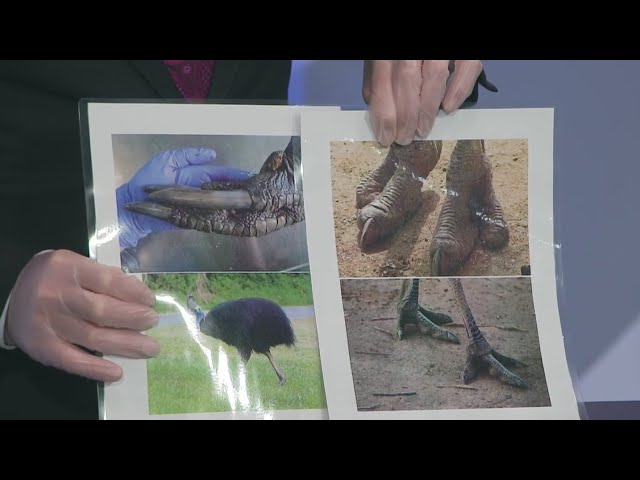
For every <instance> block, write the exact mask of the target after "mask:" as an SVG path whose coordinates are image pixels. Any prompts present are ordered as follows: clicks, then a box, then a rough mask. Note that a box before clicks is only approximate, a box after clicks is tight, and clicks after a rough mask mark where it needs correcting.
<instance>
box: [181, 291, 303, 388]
mask: <svg viewBox="0 0 640 480" xmlns="http://www.w3.org/2000/svg"><path fill="white" fill-rule="evenodd" d="M187 306H188V307H189V310H191V312H192V313H194V314H195V315H196V318H197V319H198V321H199V329H200V332H202V333H203V334H204V335H208V336H210V337H213V338H217V339H218V340H221V341H223V342H224V343H226V344H227V345H231V346H233V347H235V348H236V349H237V350H238V353H239V354H240V358H242V361H243V362H244V363H245V364H246V363H247V362H248V361H249V359H250V358H251V354H252V353H253V352H255V353H261V354H263V355H264V356H266V357H267V358H268V359H269V362H271V366H272V367H273V369H274V370H275V372H276V375H277V376H278V379H279V380H280V385H284V384H285V383H286V381H287V379H286V377H285V375H284V372H283V371H282V369H281V368H280V367H279V366H278V364H277V363H276V361H275V359H274V358H273V355H272V354H271V348H272V347H275V346H278V345H286V346H289V347H290V346H293V345H295V341H296V338H295V334H294V332H293V328H292V326H291V321H290V320H289V318H288V317H287V315H286V313H285V312H284V310H283V309H282V307H280V305H278V304H277V303H274V302H272V301H270V300H265V299H263V298H242V299H239V300H230V301H227V302H223V303H221V304H219V305H216V306H215V307H213V308H212V309H211V310H209V312H208V313H207V314H206V315H205V316H204V318H202V317H201V314H199V312H202V310H201V309H200V307H198V306H197V304H196V301H195V299H194V298H193V296H192V295H189V298H188V300H187Z"/></svg>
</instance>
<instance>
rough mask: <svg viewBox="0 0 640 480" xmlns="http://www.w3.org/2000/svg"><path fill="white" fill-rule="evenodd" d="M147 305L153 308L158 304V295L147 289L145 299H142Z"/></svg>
mask: <svg viewBox="0 0 640 480" xmlns="http://www.w3.org/2000/svg"><path fill="white" fill-rule="evenodd" d="M142 301H143V302H144V304H145V305H149V306H150V307H153V306H154V305H155V304H156V295H155V293H153V292H152V291H151V290H149V289H147V290H146V291H145V292H144V297H143V299H142Z"/></svg>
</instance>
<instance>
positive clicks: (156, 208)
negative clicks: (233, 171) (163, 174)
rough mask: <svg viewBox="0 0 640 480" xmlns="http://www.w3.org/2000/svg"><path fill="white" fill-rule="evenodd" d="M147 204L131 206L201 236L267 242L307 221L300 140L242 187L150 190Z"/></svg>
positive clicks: (148, 187)
mask: <svg viewBox="0 0 640 480" xmlns="http://www.w3.org/2000/svg"><path fill="white" fill-rule="evenodd" d="M144 191H145V192H146V193H147V194H148V200H146V201H143V202H134V203H129V204H126V205H125V206H124V207H125V208H126V209H127V210H130V211H132V212H135V213H138V214H143V215H149V216H152V217H155V218H159V219H161V220H165V221H167V222H170V223H171V224H173V225H175V226H177V227H180V228H184V229H191V230H197V231H200V232H207V233H217V234H222V235H233V236H237V237H262V236H265V235H269V234H271V233H273V232H275V231H278V230H281V229H283V228H285V227H288V226H291V225H295V224H297V223H299V222H302V221H304V219H305V215H304V199H303V189H302V173H301V157H300V138H299V137H292V138H291V140H290V142H289V144H288V145H287V147H286V149H285V150H283V151H275V152H273V153H271V155H269V157H268V158H267V159H266V160H265V161H264V163H263V165H262V168H261V169H260V171H259V172H258V173H257V174H255V175H252V176H249V177H248V178H246V179H245V180H243V181H242V182H228V181H216V182H205V183H203V184H202V185H201V187H200V188H195V187H191V186H182V185H146V186H145V187H144Z"/></svg>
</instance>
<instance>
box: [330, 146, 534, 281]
mask: <svg viewBox="0 0 640 480" xmlns="http://www.w3.org/2000/svg"><path fill="white" fill-rule="evenodd" d="M454 145H455V144H454V142H450V141H448V142H444V143H443V152H442V156H441V157H440V161H439V162H438V164H437V165H436V167H435V168H434V169H433V171H432V172H431V174H430V175H429V177H428V178H427V181H426V184H425V186H424V187H423V190H422V191H423V198H424V202H423V203H422V206H421V207H420V208H419V209H418V211H417V212H416V214H415V216H414V217H412V220H411V221H410V222H408V223H407V224H405V226H404V227H403V228H402V229H401V230H399V231H398V233H397V234H396V235H394V236H393V237H391V238H390V239H388V240H387V241H386V242H385V244H384V245H382V248H381V249H379V250H378V252H377V253H372V254H367V255H365V254H363V253H362V252H361V251H360V248H359V247H358V244H357V238H358V227H357V225H356V216H357V210H356V207H355V190H356V185H357V184H358V183H359V181H360V179H361V178H362V177H363V176H364V175H366V174H367V173H368V172H369V171H371V170H373V169H374V168H376V167H377V166H378V165H379V164H380V162H382V160H383V159H384V157H385V156H386V154H387V151H388V149H384V148H379V146H378V144H376V143H374V142H334V143H332V145H331V161H332V162H331V163H332V188H333V202H334V203H333V205H334V220H335V227H336V232H335V233H336V245H337V250H338V262H339V268H340V276H342V277H379V276H384V277H396V276H429V275H430V274H431V273H430V266H429V246H430V242H431V238H432V235H433V233H434V230H435V225H436V222H437V220H438V215H439V213H440V208H441V206H442V203H443V201H444V198H445V192H446V191H445V177H446V170H447V165H448V162H449V157H450V155H451V151H452V150H453V147H454ZM485 145H486V148H487V153H488V155H489V158H490V160H491V163H492V165H493V175H494V187H495V189H496V193H497V196H498V199H499V200H500V202H501V203H502V207H503V209H504V212H505V216H506V220H507V223H508V226H509V229H510V236H511V240H510V243H509V245H507V246H506V247H505V248H504V249H502V250H501V251H498V252H490V251H487V250H484V249H482V248H481V247H479V248H476V250H475V251H474V252H473V253H472V254H471V256H470V258H469V260H468V261H467V263H466V265H464V266H463V267H462V268H461V269H460V270H459V271H458V272H456V275H460V276H511V275H520V274H521V270H520V267H521V266H523V265H528V264H529V263H530V262H529V234H528V188H527V187H528V181H527V171H528V167H527V165H528V148H527V141H526V140H491V141H486V142H485Z"/></svg>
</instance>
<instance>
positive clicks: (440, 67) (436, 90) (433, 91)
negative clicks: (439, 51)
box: [418, 60, 449, 137]
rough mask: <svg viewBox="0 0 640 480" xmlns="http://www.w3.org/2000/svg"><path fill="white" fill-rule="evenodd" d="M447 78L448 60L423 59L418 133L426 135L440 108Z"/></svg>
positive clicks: (422, 135)
mask: <svg viewBox="0 0 640 480" xmlns="http://www.w3.org/2000/svg"><path fill="white" fill-rule="evenodd" d="M448 78H449V61H448V60H425V61H424V62H423V64H422V89H421V91H420V113H419V116H418V134H419V135H420V136H421V137H426V136H427V135H428V134H429V132H430V131H431V129H432V128H433V123H434V122H435V120H436V116H437V115H438V110H440V104H441V103H442V99H443V98H444V95H445V92H446V89H447V79H448Z"/></svg>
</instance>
